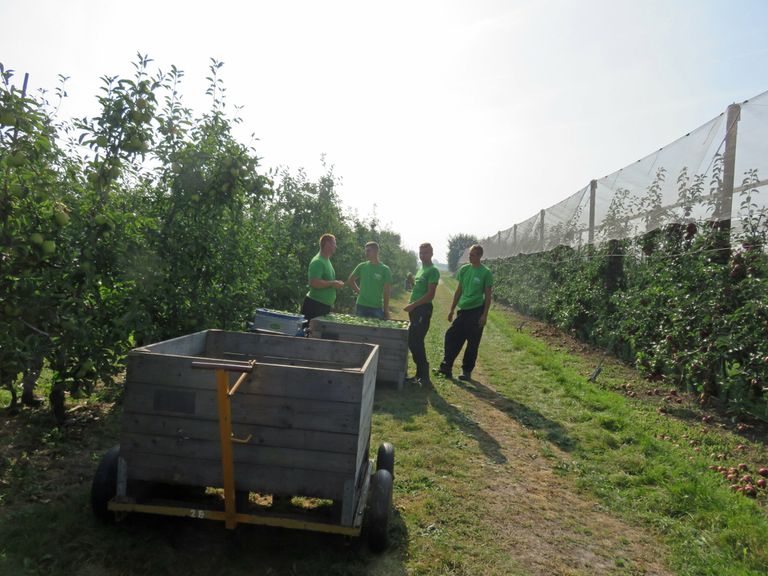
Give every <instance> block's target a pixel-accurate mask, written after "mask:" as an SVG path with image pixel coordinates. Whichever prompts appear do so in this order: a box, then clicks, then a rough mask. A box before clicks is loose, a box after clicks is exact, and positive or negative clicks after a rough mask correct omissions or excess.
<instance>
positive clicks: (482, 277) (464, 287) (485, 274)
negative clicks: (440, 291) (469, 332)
mask: <svg viewBox="0 0 768 576" xmlns="http://www.w3.org/2000/svg"><path fill="white" fill-rule="evenodd" d="M456 278H457V279H458V281H459V284H461V298H459V310H471V309H472V308H478V307H480V306H482V305H483V302H485V289H486V288H490V287H492V286H493V273H492V272H491V271H490V270H489V269H488V268H486V267H485V266H483V265H482V264H480V266H478V267H477V268H475V267H474V266H472V264H464V266H462V267H461V268H460V269H459V274H458V276H456Z"/></svg>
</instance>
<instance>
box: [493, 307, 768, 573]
mask: <svg viewBox="0 0 768 576" xmlns="http://www.w3.org/2000/svg"><path fill="white" fill-rule="evenodd" d="M518 320H519V319H517V318H515V317H514V316H513V315H510V314H509V313H508V312H505V311H501V310H495V311H493V312H492V314H491V320H490V326H489V327H488V329H487V330H486V335H485V342H484V343H485V345H486V346H485V348H484V349H482V351H481V359H482V362H483V366H484V368H485V370H486V373H487V374H489V375H490V381H491V383H492V384H493V385H494V386H495V387H496V389H497V390H498V391H499V392H500V393H502V394H503V395H504V396H505V397H507V398H509V399H511V400H514V401H516V402H518V403H520V404H522V405H525V406H527V407H529V408H530V409H532V410H535V411H536V412H538V413H540V414H541V415H542V416H544V417H545V418H547V419H549V420H551V421H552V422H556V423H557V424H558V425H559V427H560V429H561V430H563V431H565V433H564V434H561V433H560V432H558V431H552V430H545V431H544V434H543V438H545V439H546V440H547V441H549V442H552V443H554V444H556V445H559V446H560V447H561V448H563V449H564V450H566V451H567V452H566V456H565V458H563V457H559V456H557V457H556V456H552V458H553V460H554V459H556V458H560V461H559V462H553V465H555V466H556V467H557V468H558V470H560V471H561V473H562V474H563V475H564V476H566V477H571V478H573V479H574V481H575V483H576V485H577V486H578V487H579V488H580V489H582V490H585V491H588V492H590V493H592V494H594V495H596V496H597V497H598V498H599V499H600V500H601V501H602V502H603V503H604V504H606V505H607V506H609V507H610V509H611V510H613V511H614V512H615V513H617V514H619V515H621V517H623V518H625V519H627V520H628V521H630V522H632V523H635V524H640V525H646V526H648V527H649V528H652V529H653V530H654V531H656V532H657V533H658V534H660V535H661V536H662V537H663V540H664V542H665V543H666V544H667V545H668V546H669V548H670V550H671V554H670V555H669V557H668V558H667V562H668V565H669V566H671V567H672V568H674V569H675V570H676V571H677V572H678V573H679V574H691V575H694V574H696V575H700V574H713V575H714V574H734V575H736V574H765V573H768V519H767V518H766V513H765V508H764V506H761V505H760V504H758V503H756V502H755V501H753V500H750V499H748V498H746V497H744V496H742V495H740V494H735V493H734V492H732V491H731V490H730V489H729V488H728V486H727V484H726V483H725V482H724V481H723V479H722V478H721V477H720V476H719V475H717V474H715V473H714V472H712V471H711V470H709V469H708V465H710V464H714V463H717V462H713V460H712V459H711V456H710V450H711V451H716V452H725V453H726V454H727V455H729V456H731V458H732V462H733V464H734V465H735V462H736V458H737V457H738V458H740V459H743V455H737V454H736V453H735V451H734V447H735V446H736V444H737V443H742V442H744V440H743V439H742V438H740V437H737V436H731V437H728V435H727V434H724V433H722V432H721V431H719V430H710V429H708V428H707V427H706V426H703V425H701V424H699V423H697V422H696V421H695V420H692V419H689V420H687V421H686V420H684V419H678V418H675V417H672V416H670V415H667V414H660V413H659V412H657V409H656V406H655V405H653V404H651V403H648V402H646V401H644V400H642V399H638V400H636V399H631V398H628V397H626V396H624V395H622V394H619V393H617V392H615V391H614V390H613V389H615V388H620V387H621V386H622V385H624V384H625V383H626V380H625V379H626V377H627V372H629V371H628V370H622V369H619V368H615V367H614V368H613V369H610V368H609V369H606V370H604V371H603V372H602V374H601V376H600V377H599V378H598V382H599V383H597V384H593V383H590V382H589V381H588V380H587V379H586V378H585V376H584V375H585V374H587V375H588V374H590V373H591V372H592V370H593V368H594V365H590V364H588V363H587V362H585V361H583V360H582V359H580V358H579V357H575V356H572V355H569V354H565V353H561V352H557V351H554V350H552V349H551V348H550V347H549V346H547V345H546V344H544V343H542V342H540V341H538V340H536V339H535V338H533V337H531V336H530V335H528V334H526V333H524V332H521V331H518V330H517V329H516V327H515V326H516V324H517V323H518ZM500 351H501V352H502V354H499V352H500ZM521 368H522V369H521ZM664 436H666V437H668V438H669V440H661V439H660V438H661V437H664ZM565 438H567V439H568V440H567V443H566V445H564V444H563V442H564V439H565ZM697 447H698V448H699V450H696V448H697ZM702 447H703V449H702ZM752 453H753V455H754V456H755V460H754V463H753V466H752V469H753V470H754V469H755V465H754V464H755V463H758V462H760V460H759V458H760V457H762V458H765V456H766V454H765V450H764V448H762V446H760V445H753V446H752ZM763 461H765V460H763Z"/></svg>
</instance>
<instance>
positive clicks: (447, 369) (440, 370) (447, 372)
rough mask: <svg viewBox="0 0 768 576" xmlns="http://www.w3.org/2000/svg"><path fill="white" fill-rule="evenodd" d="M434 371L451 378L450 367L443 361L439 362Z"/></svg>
mask: <svg viewBox="0 0 768 576" xmlns="http://www.w3.org/2000/svg"><path fill="white" fill-rule="evenodd" d="M435 373H436V374H440V375H442V376H445V377H446V378H453V372H452V370H451V367H450V366H448V365H447V364H445V363H443V362H440V367H439V368H438V369H437V370H435Z"/></svg>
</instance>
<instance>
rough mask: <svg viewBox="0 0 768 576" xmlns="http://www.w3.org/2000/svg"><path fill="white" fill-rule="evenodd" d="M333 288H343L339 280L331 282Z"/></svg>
mask: <svg viewBox="0 0 768 576" xmlns="http://www.w3.org/2000/svg"><path fill="white" fill-rule="evenodd" d="M333 287H334V288H344V282H342V281H341V280H334V281H333Z"/></svg>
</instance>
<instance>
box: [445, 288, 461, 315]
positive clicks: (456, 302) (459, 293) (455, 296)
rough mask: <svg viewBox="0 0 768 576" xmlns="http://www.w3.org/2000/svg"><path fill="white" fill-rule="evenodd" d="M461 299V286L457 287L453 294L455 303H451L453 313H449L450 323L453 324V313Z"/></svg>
mask: <svg viewBox="0 0 768 576" xmlns="http://www.w3.org/2000/svg"><path fill="white" fill-rule="evenodd" d="M459 298H461V284H459V285H458V286H456V292H454V293H453V302H451V311H450V312H448V322H453V311H454V310H456V305H457V304H458V303H459Z"/></svg>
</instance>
